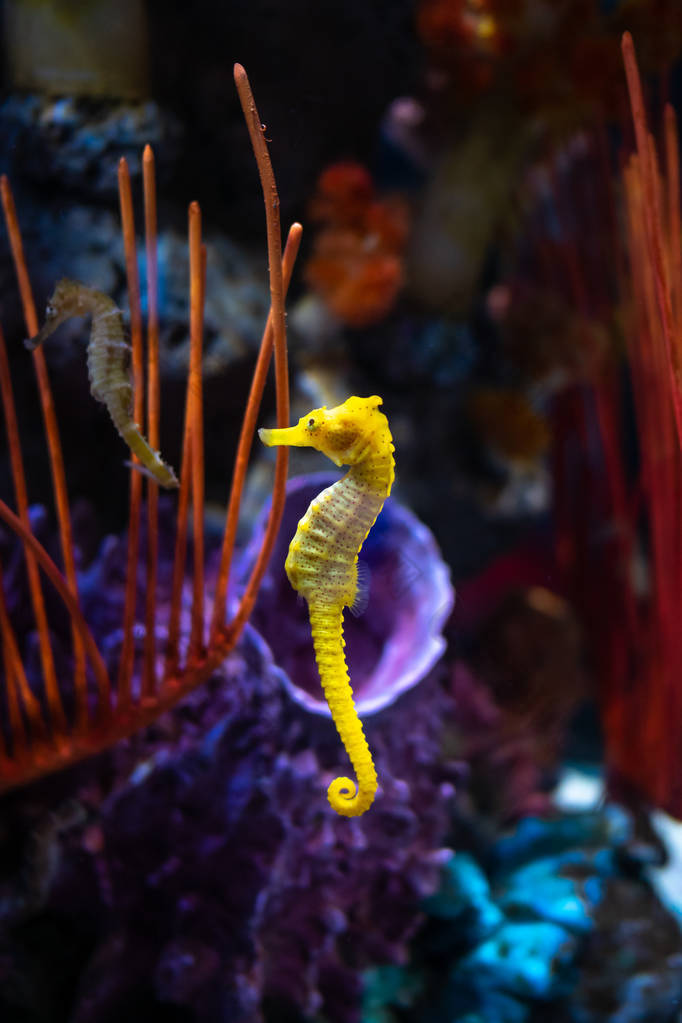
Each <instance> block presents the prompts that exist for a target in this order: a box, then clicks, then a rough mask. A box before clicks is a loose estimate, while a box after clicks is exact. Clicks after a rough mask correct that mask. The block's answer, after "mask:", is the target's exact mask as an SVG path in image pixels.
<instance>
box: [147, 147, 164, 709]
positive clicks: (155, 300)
mask: <svg viewBox="0 0 682 1023" xmlns="http://www.w3.org/2000/svg"><path fill="white" fill-rule="evenodd" d="M142 180H143V187H144V226H145V232H144V233H145V251H146V256H147V437H148V438H149V444H150V446H151V447H152V448H153V449H154V450H155V451H158V449H159V444H160V438H159V433H160V418H161V396H160V388H159V294H158V279H159V274H158V251H157V219H156V175H155V171H154V154H153V152H152V149H151V146H145V148H144V153H143V156H142ZM158 524H159V486H158V484H157V483H156V481H155V480H153V479H152V478H151V477H150V478H148V480H147V589H146V594H145V616H144V621H145V634H144V667H143V674H142V699H143V700H148V699H149V698H150V697H151V696H153V695H154V693H155V692H156V583H157V578H158V564H159V536H158Z"/></svg>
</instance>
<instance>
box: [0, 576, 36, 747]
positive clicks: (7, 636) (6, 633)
mask: <svg viewBox="0 0 682 1023" xmlns="http://www.w3.org/2000/svg"><path fill="white" fill-rule="evenodd" d="M0 635H1V636H2V651H3V664H4V668H5V678H6V684H7V703H8V709H9V715H10V732H11V734H12V739H13V742H14V741H15V735H16V729H15V717H16V716H15V713H14V709H13V705H14V706H15V707H16V706H18V704H17V697H18V696H19V697H20V698H21V702H22V704H23V706H24V710H25V712H26V717H27V718H28V721H29V724H30V726H31V737H32V738H33V739H37V740H39V741H42V742H45V741H46V740H47V729H46V728H45V722H44V720H43V715H42V711H41V708H40V703H39V701H38V700H37V699H36V698H35V696H34V695H33V693H32V691H31V687H30V686H29V684H28V679H27V678H26V672H25V671H24V665H23V663H22V660H21V654H20V653H19V646H18V644H17V639H16V636H15V634H14V629H13V628H12V623H11V622H10V619H9V615H8V613H7V605H6V603H5V591H4V589H3V584H2V570H1V569H0ZM18 727H19V740H18V741H19V743H21V740H22V738H23V736H24V730H23V721H22V719H21V715H19V724H18Z"/></svg>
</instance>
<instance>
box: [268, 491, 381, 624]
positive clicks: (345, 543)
mask: <svg viewBox="0 0 682 1023" xmlns="http://www.w3.org/2000/svg"><path fill="white" fill-rule="evenodd" d="M382 503H383V501H382V500H380V499H378V498H377V497H376V496H375V495H374V494H372V493H371V492H370V491H369V490H368V489H367V488H366V487H365V486H363V485H360V486H358V484H357V483H356V481H355V480H354V479H353V478H352V472H351V473H347V474H346V476H344V478H343V479H341V480H339V481H338V483H335V484H334V485H333V486H331V487H328V488H327V489H326V490H323V491H322V493H321V494H319V495H318V496H317V497H316V498H315V500H314V501H313V502H312V503H311V505H310V507H309V508H308V510H307V512H306V513H305V515H304V516H303V518H302V519H301V521H300V522H299V524H298V529H297V530H296V534H295V536H294V538H293V540H292V541H291V545H290V547H289V554H288V556H287V560H286V562H285V566H284V567H285V569H286V573H287V576H288V577H289V581H290V583H291V585H292V586H293V587H294V589H295V590H297V592H298V593H300V594H301V595H302V596H304V597H305V598H306V600H308V602H310V600H311V599H312V598H313V597H314V599H315V600H316V601H317V602H318V603H322V604H336V603H337V602H338V601H341V602H342V603H341V606H342V607H347V606H349V605H351V604H352V603H353V601H354V599H355V590H356V585H357V556H358V552H359V550H360V548H361V546H362V544H363V541H364V539H365V537H366V536H367V533H368V532H369V530H370V529H371V528H372V525H373V523H374V521H375V519H376V517H377V515H378V514H379V511H380V510H381V506H382Z"/></svg>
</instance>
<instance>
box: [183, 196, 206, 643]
mask: <svg viewBox="0 0 682 1023" xmlns="http://www.w3.org/2000/svg"><path fill="white" fill-rule="evenodd" d="M205 280H206V250H205V249H204V248H203V247H202V244H201V210H200V209H199V204H198V203H196V202H193V203H191V204H190V207H189V305H190V314H189V323H190V327H189V336H190V343H189V345H190V347H189V379H188V401H191V411H190V412H189V415H188V417H187V418H188V422H189V430H190V436H191V444H192V526H193V532H194V572H193V585H192V626H191V631H190V642H189V657H190V658H192V659H196V658H197V657H200V656H201V654H202V653H203V646H204V638H203V631H204V423H203V392H202V380H201V360H202V344H203V329H204V282H205Z"/></svg>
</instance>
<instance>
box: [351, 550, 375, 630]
mask: <svg viewBox="0 0 682 1023" xmlns="http://www.w3.org/2000/svg"><path fill="white" fill-rule="evenodd" d="M356 567H357V573H358V574H357V580H356V582H355V597H354V598H353V603H352V604H350V605H349V609H350V613H351V614H352V615H354V616H355V617H356V618H359V617H360V615H361V614H364V613H365V611H366V610H367V605H368V604H369V587H370V582H371V576H372V573H371V571H370V567H369V565H368V564H367V562H366V561H360V560H358V563H357V566H356Z"/></svg>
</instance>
